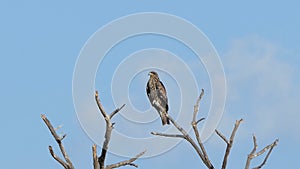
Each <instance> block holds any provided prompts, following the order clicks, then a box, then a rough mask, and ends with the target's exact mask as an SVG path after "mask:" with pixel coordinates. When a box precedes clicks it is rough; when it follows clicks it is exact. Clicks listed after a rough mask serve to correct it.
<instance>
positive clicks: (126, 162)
mask: <svg viewBox="0 0 300 169" xmlns="http://www.w3.org/2000/svg"><path fill="white" fill-rule="evenodd" d="M145 153H146V150H145V151H143V152H141V153H139V154H137V155H136V156H135V157H133V158H131V159H129V160H125V161H121V162H118V163H116V164H111V165H107V166H106V167H105V169H113V168H118V167H121V166H126V165H130V166H133V167H136V168H138V165H136V164H134V163H133V162H134V161H135V160H137V159H138V158H139V157H141V156H142V155H144V154H145Z"/></svg>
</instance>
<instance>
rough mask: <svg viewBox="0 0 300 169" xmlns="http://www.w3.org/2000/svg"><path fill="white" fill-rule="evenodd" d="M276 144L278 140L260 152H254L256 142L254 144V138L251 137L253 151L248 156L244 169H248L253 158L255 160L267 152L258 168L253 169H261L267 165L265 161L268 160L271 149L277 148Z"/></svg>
mask: <svg viewBox="0 0 300 169" xmlns="http://www.w3.org/2000/svg"><path fill="white" fill-rule="evenodd" d="M278 142H279V140H278V139H276V140H275V141H274V142H273V143H272V144H269V145H267V146H266V147H264V148H263V149H262V150H260V151H259V152H256V150H257V142H256V137H255V136H254V135H253V149H252V151H251V152H250V154H249V155H248V158H247V162H246V166H245V169H249V167H250V163H251V160H252V159H254V158H256V157H258V156H260V155H262V154H264V153H265V152H266V151H267V150H268V153H267V155H266V156H265V158H264V160H263V162H262V163H261V164H260V165H259V166H257V167H254V168H253V169H260V168H262V167H263V166H264V165H265V164H266V163H267V160H268V158H269V156H270V154H271V152H272V150H273V148H274V147H275V146H277V144H278Z"/></svg>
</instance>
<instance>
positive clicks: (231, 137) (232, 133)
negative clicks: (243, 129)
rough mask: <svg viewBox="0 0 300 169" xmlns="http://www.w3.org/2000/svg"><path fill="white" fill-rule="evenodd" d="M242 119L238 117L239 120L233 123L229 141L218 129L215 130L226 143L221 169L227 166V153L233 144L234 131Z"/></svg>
mask: <svg viewBox="0 0 300 169" xmlns="http://www.w3.org/2000/svg"><path fill="white" fill-rule="evenodd" d="M242 121H243V119H240V120H237V121H236V122H235V125H234V128H233V130H232V132H231V135H230V139H229V141H228V140H227V139H226V137H225V136H224V135H223V134H222V133H221V132H219V131H218V130H215V131H216V133H217V135H218V136H220V137H221V138H222V139H223V140H224V142H225V143H226V144H227V146H226V151H225V155H224V158H223V163H222V169H225V168H226V166H227V161H228V157H229V153H230V150H231V147H232V145H233V140H234V137H235V134H236V131H237V129H238V128H239V126H240V123H241V122H242Z"/></svg>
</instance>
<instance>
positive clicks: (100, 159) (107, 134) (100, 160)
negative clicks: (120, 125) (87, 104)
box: [93, 91, 145, 169]
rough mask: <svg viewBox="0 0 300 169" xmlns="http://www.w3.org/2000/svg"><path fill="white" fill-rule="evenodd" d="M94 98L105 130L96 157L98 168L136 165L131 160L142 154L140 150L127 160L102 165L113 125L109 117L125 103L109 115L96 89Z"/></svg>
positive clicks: (105, 168)
mask: <svg viewBox="0 0 300 169" xmlns="http://www.w3.org/2000/svg"><path fill="white" fill-rule="evenodd" d="M95 100H96V103H97V105H98V108H99V110H100V112H101V114H102V116H103V117H104V120H105V122H106V130H105V136H104V137H105V140H104V142H103V145H102V151H101V155H100V157H98V163H99V167H100V169H107V168H117V167H120V166H124V165H131V166H135V167H137V165H135V164H133V163H132V162H133V161H135V160H136V159H137V158H139V157H140V156H142V155H143V154H144V153H145V152H142V153H140V154H138V155H137V156H136V157H134V158H131V159H129V160H126V161H123V162H120V163H117V164H112V165H108V166H107V167H104V166H105V159H106V154H107V150H108V144H109V142H110V138H111V133H112V130H113V125H114V123H112V122H111V118H112V117H113V116H114V115H116V114H117V113H118V112H119V111H120V110H121V109H122V108H123V107H124V106H125V104H123V105H122V106H121V107H120V108H117V109H116V110H114V111H113V112H112V113H111V114H110V115H108V114H107V113H106V111H105V110H104V108H103V106H102V104H101V101H100V99H99V94H98V91H96V92H95ZM93 156H94V149H93ZM94 167H95V164H94Z"/></svg>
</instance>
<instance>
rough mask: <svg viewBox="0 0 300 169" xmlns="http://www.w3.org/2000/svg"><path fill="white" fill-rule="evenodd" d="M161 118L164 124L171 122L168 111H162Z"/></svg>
mask: <svg viewBox="0 0 300 169" xmlns="http://www.w3.org/2000/svg"><path fill="white" fill-rule="evenodd" d="M160 118H161V122H162V125H165V124H170V120H169V118H168V116H167V113H166V112H160Z"/></svg>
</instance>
